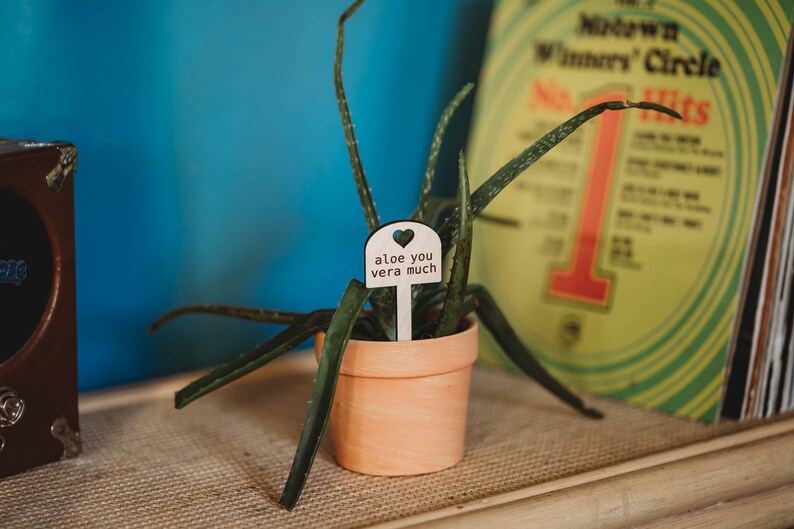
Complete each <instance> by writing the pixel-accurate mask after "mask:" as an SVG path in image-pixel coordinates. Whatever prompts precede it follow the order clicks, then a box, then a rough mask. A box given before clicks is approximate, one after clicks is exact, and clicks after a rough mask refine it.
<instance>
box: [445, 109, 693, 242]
mask: <svg viewBox="0 0 794 529" xmlns="http://www.w3.org/2000/svg"><path fill="white" fill-rule="evenodd" d="M627 108H641V109H647V110H655V111H658V112H662V113H664V114H667V115H669V116H673V117H675V118H678V119H681V115H680V114H679V113H678V112H676V111H675V110H672V109H670V108H667V107H664V106H662V105H657V104H655V103H647V102H645V101H641V102H639V103H633V102H631V101H609V102H606V103H600V104H598V105H594V106H592V107H590V108H588V109H586V110H583V111H582V112H580V113H578V114H577V115H575V116H574V117H572V118H571V119H569V120H568V121H566V122H564V123H563V124H561V125H559V126H557V127H556V128H554V129H553V130H552V131H551V132H549V133H547V134H546V135H545V136H543V137H542V138H540V139H539V140H537V141H536V142H535V143H533V144H532V145H530V146H529V147H527V148H526V149H524V150H523V151H522V152H521V153H520V154H519V155H518V156H516V157H515V158H513V159H512V160H510V161H509V162H507V163H506V164H505V165H503V166H502V167H501V168H500V169H499V170H498V171H496V172H495V173H494V174H493V175H492V176H491V177H490V178H488V180H486V181H485V182H484V183H483V184H482V185H481V186H480V187H479V188H477V190H476V191H475V192H474V193H472V196H471V202H472V213H473V215H474V216H475V217H476V216H477V215H479V214H480V212H481V211H482V210H483V209H485V207H486V206H487V205H488V204H490V203H491V201H492V200H493V199H494V198H495V197H496V196H497V195H498V194H499V193H500V192H501V191H502V190H503V189H504V188H505V187H506V186H507V185H508V184H509V183H510V182H512V181H513V180H514V179H515V178H516V177H517V176H518V175H520V174H521V173H522V172H523V171H524V170H525V169H526V168H527V167H529V166H530V165H532V164H533V163H535V162H536V161H537V160H538V159H539V158H540V157H541V156H543V155H544V154H546V153H547V152H549V151H550V150H551V149H552V148H553V147H554V146H556V145H557V144H558V143H560V142H561V141H562V140H564V139H565V138H567V137H568V136H569V135H570V134H571V133H572V132H573V131H575V130H576V129H578V128H579V127H580V126H582V125H583V124H584V123H586V122H587V121H589V120H591V119H593V118H594V117H596V116H598V115H599V114H601V113H603V112H604V111H606V110H625V109H627ZM459 216H460V212H459V211H458V210H456V211H454V212H453V213H452V214H450V216H449V217H448V218H447V220H446V221H445V222H444V224H443V225H442V226H441V228H440V229H439V231H438V234H439V236H440V237H441V251H442V253H443V254H445V255H446V254H447V252H449V250H450V249H451V248H452V245H453V244H455V240H456V239H457V236H458V233H457V231H458V225H459V223H460V220H459Z"/></svg>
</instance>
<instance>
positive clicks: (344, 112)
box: [334, 0, 380, 231]
mask: <svg viewBox="0 0 794 529" xmlns="http://www.w3.org/2000/svg"><path fill="white" fill-rule="evenodd" d="M363 3H364V0H356V1H355V2H353V3H352V4H351V5H350V7H348V8H347V9H345V11H344V13H342V16H340V17H339V24H338V25H337V29H336V55H335V57H334V88H335V89H336V103H337V105H339V114H340V116H341V117H342V128H343V129H344V132H345V142H346V143H347V153H348V155H349V156H350V167H351V168H352V169H353V178H354V179H355V181H356V189H357V190H358V196H359V199H361V207H362V208H364V217H365V218H366V220H367V227H368V228H369V231H373V230H374V229H375V228H377V227H378V226H380V218H379V217H378V212H377V211H376V210H375V202H374V201H373V200H372V190H371V189H370V188H369V184H368V183H367V178H366V176H365V175H364V168H363V167H362V165H361V156H360V155H359V153H358V141H357V140H356V133H355V132H354V131H353V121H352V120H351V119H350V108H348V106H347V96H346V95H345V87H344V84H343V83H342V55H343V51H344V47H345V22H347V20H348V19H349V18H350V17H352V16H353V15H354V14H355V13H356V11H358V8H359V7H361V4H363Z"/></svg>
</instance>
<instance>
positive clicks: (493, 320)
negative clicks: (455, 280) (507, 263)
mask: <svg viewBox="0 0 794 529" xmlns="http://www.w3.org/2000/svg"><path fill="white" fill-rule="evenodd" d="M469 290H470V291H471V292H472V293H473V294H474V295H475V297H476V298H477V304H476V305H477V308H476V310H477V316H479V318H480V321H482V323H483V325H485V328H486V329H488V332H490V333H491V334H492V335H493V337H494V339H496V343H498V344H499V347H501V348H502V350H503V351H504V352H505V354H507V356H508V358H510V360H511V361H512V362H513V363H514V364H515V365H516V366H517V367H518V368H519V369H521V371H523V372H524V374H526V375H527V376H530V377H532V378H534V379H535V380H537V381H538V382H539V383H540V385H541V386H543V387H544V388H546V389H547V390H549V392H551V393H552V394H553V395H554V396H556V397H557V398H558V399H560V400H562V401H563V402H565V403H567V404H569V405H570V406H572V407H573V408H574V409H576V410H577V411H579V412H580V413H582V414H583V415H586V416H588V417H592V418H595V419H600V418H601V417H603V416H604V415H603V414H602V413H601V412H600V411H598V410H596V409H594V408H588V407H586V406H585V405H584V403H583V402H582V399H580V398H579V397H578V396H576V395H574V394H573V393H571V392H570V391H569V390H568V389H567V388H566V387H565V386H563V385H562V384H560V382H558V381H557V379H555V378H554V377H552V376H551V375H550V374H549V372H548V371H546V369H545V368H544V367H543V366H542V365H541V364H540V362H538V361H537V360H536V359H535V357H534V356H533V355H532V353H531V352H530V351H529V349H527V348H526V347H525V346H524V344H523V343H521V340H520V339H519V338H518V336H517V335H516V333H515V331H514V330H513V328H512V327H511V326H510V323H509V322H508V321H507V318H505V316H504V314H502V311H501V310H499V306H498V305H497V304H496V301H494V299H493V297H492V296H491V294H490V293H489V292H488V291H487V290H486V289H485V288H484V287H482V286H480V285H469Z"/></svg>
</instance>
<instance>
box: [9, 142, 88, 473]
mask: <svg viewBox="0 0 794 529" xmlns="http://www.w3.org/2000/svg"><path fill="white" fill-rule="evenodd" d="M76 164H77V151H76V150H75V148H74V147H73V146H72V145H69V144H67V143H60V142H57V143H38V142H31V141H16V140H2V139H0V222H2V223H3V224H5V225H2V226H0V362H2V363H0V445H1V447H2V450H0V477H2V476H7V475H10V474H14V473H17V472H20V471H22V470H25V469H28V468H31V467H34V466H37V465H41V464H44V463H49V462H52V461H58V460H59V459H62V458H64V457H71V456H74V455H77V454H78V453H79V452H80V437H79V428H80V427H79V423H78V414H77V332H76V327H77V324H76V314H75V313H76V308H75V251H74V194H73V185H72V183H73V175H74V169H75V167H76ZM10 211H14V212H16V213H14V214H11V213H9V212H10ZM28 213H29V214H28ZM4 214H5V216H6V217H9V216H10V219H9V218H5V219H3V215H4ZM36 216H37V217H38V219H39V220H38V221H37V220H36V219H35V217H36ZM3 221H4V222H3ZM42 227H43V229H42ZM9 230H11V231H9ZM4 234H5V235H4ZM45 234H46V235H45ZM4 237H5V238H4ZM47 239H49V245H47ZM31 245H33V246H35V247H36V248H37V251H38V253H35V255H32V256H28V257H26V256H27V255H28V253H30V250H29V248H28V247H29V246H31ZM4 246H5V248H4ZM47 246H49V248H50V252H48V250H47ZM26 252H27V253H26ZM6 253H10V254H12V255H5V254H6ZM15 253H16V254H20V255H15ZM42 255H43V256H45V257H42ZM50 256H51V257H50ZM26 258H27V259H28V260H29V261H30V262H28V261H25V259H26ZM37 274H38V275H37ZM50 274H51V275H50ZM26 288H27V289H29V290H28V291H29V292H31V293H32V294H31V295H30V296H28V295H27V293H26V290H25V289H26ZM33 289H38V290H36V291H34V290H33ZM36 297H38V298H39V301H38V302H37V301H36V300H35V299H33V298H36ZM29 298H30V299H29ZM31 299H33V301H32V302H31V301H30V300H31ZM36 303H39V304H38V305H36ZM28 330H29V331H28ZM3 348H5V351H4V350H3Z"/></svg>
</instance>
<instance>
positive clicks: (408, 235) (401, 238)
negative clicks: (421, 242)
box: [392, 230, 414, 248]
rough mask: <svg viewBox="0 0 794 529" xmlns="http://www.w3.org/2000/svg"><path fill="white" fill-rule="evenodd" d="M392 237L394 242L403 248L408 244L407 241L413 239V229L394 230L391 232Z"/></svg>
mask: <svg viewBox="0 0 794 529" xmlns="http://www.w3.org/2000/svg"><path fill="white" fill-rule="evenodd" d="M392 237H394V242H396V243H397V244H399V245H400V246H402V247H403V248H405V247H406V246H408V243H409V242H411V241H412V240H414V231H413V230H395V231H394V233H393V234H392Z"/></svg>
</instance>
